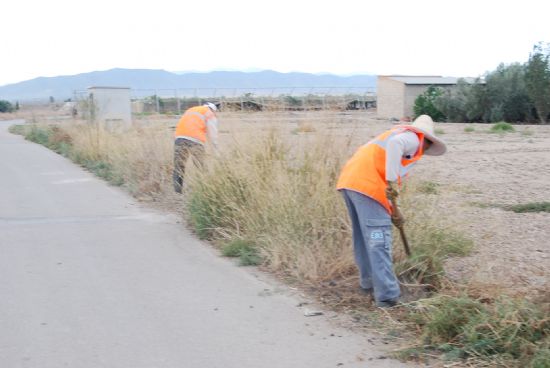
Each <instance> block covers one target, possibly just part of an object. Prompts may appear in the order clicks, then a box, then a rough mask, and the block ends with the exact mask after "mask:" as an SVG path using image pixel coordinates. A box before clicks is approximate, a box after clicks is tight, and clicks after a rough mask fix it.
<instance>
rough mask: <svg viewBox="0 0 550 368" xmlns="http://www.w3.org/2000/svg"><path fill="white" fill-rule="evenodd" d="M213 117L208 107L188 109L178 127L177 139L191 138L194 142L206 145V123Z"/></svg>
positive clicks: (175, 134)
mask: <svg viewBox="0 0 550 368" xmlns="http://www.w3.org/2000/svg"><path fill="white" fill-rule="evenodd" d="M212 115H213V113H212V111H210V109H209V108H208V107H207V106H195V107H191V108H190V109H187V110H186V111H185V113H184V114H183V116H182V117H181V119H180V121H179V122H178V125H177V126H176V131H175V133H174V136H175V138H190V139H191V140H193V141H199V142H202V143H206V121H207V120H208V119H209V118H210V117H212Z"/></svg>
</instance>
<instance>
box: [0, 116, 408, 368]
mask: <svg viewBox="0 0 550 368" xmlns="http://www.w3.org/2000/svg"><path fill="white" fill-rule="evenodd" d="M9 124H10V122H0V280H1V281H0V366H1V367H2V368H19V367H36V368H60V367H69V368H88V367H90V368H99V367H106V368H142V367H143V368H172V367H173V368H184V367H193V368H194V367H206V368H215V367H220V368H221V367H223V368H232V367H235V368H237V367H238V368H246V367H262V368H271V367H293V368H294V367H295V368H309V367H311V368H322V367H337V366H342V367H400V366H402V365H401V364H400V363H399V362H397V361H393V360H388V359H377V357H378V356H380V355H381V354H382V353H381V352H380V351H379V350H378V351H377V350H373V349H375V348H374V347H372V345H370V344H369V342H368V341H367V338H366V337H365V336H361V335H358V334H354V333H351V332H350V331H347V330H345V329H342V328H338V327H335V326H334V324H333V323H331V321H329V320H328V318H327V317H326V316H320V317H304V316H303V308H298V307H297V306H296V305H297V304H298V301H299V300H298V299H297V297H295V296H292V295H290V293H289V292H288V289H286V291H282V292H278V291H277V288H276V287H275V286H274V285H275V284H271V283H269V282H266V281H265V280H264V281H262V280H261V278H258V277H256V276H254V274H253V273H251V272H249V270H247V269H246V268H240V267H236V266H234V265H233V264H232V263H231V262H230V261H228V260H226V259H223V258H220V257H218V256H217V255H216V254H215V252H214V251H213V250H212V249H211V248H209V247H208V246H205V245H204V244H202V243H201V242H199V241H198V240H196V239H194V238H193V237H192V236H191V235H190V234H189V233H188V232H187V231H186V230H185V228H184V227H183V226H182V225H181V224H180V223H178V219H177V218H176V217H175V216H171V215H166V214H162V213H158V212H154V211H153V210H150V209H145V208H142V207H140V205H139V204H138V203H136V202H135V201H134V200H133V199H132V198H130V197H129V196H128V195H126V194H125V193H123V192H122V191H121V190H119V189H118V188H113V187H110V186H108V185H107V184H105V183H104V182H102V181H101V180H99V179H97V178H95V177H94V176H93V175H91V174H89V173H87V172H85V171H84V170H82V169H81V168H80V167H78V166H76V165H74V164H73V163H71V162H69V161H68V160H66V159H64V158H63V157H61V156H59V155H57V154H55V153H53V152H51V151H49V150H48V149H46V148H44V147H42V146H39V145H36V144H33V143H29V142H26V141H24V140H23V139H22V137H19V136H14V135H11V134H9V133H8V132H7V127H8V125H9ZM282 289H283V290H285V289H284V288H282ZM377 349H378V348H377ZM369 358H370V360H369Z"/></svg>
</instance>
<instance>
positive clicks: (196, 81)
mask: <svg viewBox="0 0 550 368" xmlns="http://www.w3.org/2000/svg"><path fill="white" fill-rule="evenodd" d="M376 78H377V77H376V76H374V75H355V76H346V77H343V76H338V75H333V74H310V73H280V72H276V71H271V70H264V71H258V72H240V71H212V72H207V73H181V72H179V73H178V72H175V73H173V72H168V71H165V70H153V69H119V68H117V69H110V70H105V71H94V72H90V73H82V74H76V75H66V76H58V77H39V78H34V79H30V80H27V81H23V82H19V83H13V84H7V85H4V86H0V99H2V100H8V101H25V100H42V99H48V98H50V97H53V98H54V99H56V100H62V99H68V98H71V97H72V96H73V95H74V93H75V91H85V90H86V89H87V88H88V87H92V86H111V87H130V88H131V89H132V95H134V96H150V95H153V94H158V95H161V96H162V95H163V94H165V95H171V96H173V95H174V91H176V90H177V93H178V95H180V96H183V95H185V93H187V92H186V91H190V90H194V89H199V90H200V91H203V92H202V93H203V95H205V94H208V91H207V90H208V89H210V92H211V91H212V90H214V89H235V90H240V91H246V90H250V91H251V92H252V91H253V90H254V89H262V88H264V89H271V88H272V89H283V88H287V89H289V90H292V89H293V88H303V89H308V88H315V87H317V88H319V87H323V88H329V87H333V88H341V89H344V88H361V89H363V90H364V91H366V90H370V91H374V89H375V88H376ZM200 91H199V93H198V95H201V94H200ZM364 91H363V92H364ZM194 93H197V91H195V92H194ZM218 93H219V91H218Z"/></svg>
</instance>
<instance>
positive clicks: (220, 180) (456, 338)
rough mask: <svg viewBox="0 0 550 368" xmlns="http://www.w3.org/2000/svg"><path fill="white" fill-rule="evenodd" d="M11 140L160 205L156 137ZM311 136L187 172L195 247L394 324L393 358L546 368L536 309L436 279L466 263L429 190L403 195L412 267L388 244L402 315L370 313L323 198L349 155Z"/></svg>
mask: <svg viewBox="0 0 550 368" xmlns="http://www.w3.org/2000/svg"><path fill="white" fill-rule="evenodd" d="M12 131H14V132H15V131H17V132H18V133H20V134H24V135H25V136H26V137H27V138H28V139H30V140H33V141H35V142H38V143H41V144H44V145H46V146H48V147H50V148H52V149H54V150H56V151H57V152H60V153H61V154H64V155H65V156H67V157H69V158H71V159H73V160H74V161H76V162H77V163H80V164H82V165H83V166H85V167H87V168H89V169H90V170H92V171H94V172H96V173H98V174H99V175H101V176H102V177H105V178H106V179H108V180H110V181H111V182H113V183H115V184H119V185H124V186H126V187H128V188H129V189H130V191H131V192H132V193H133V194H134V195H142V194H151V193H157V194H159V193H160V195H162V193H163V190H164V189H163V188H166V187H168V186H169V183H170V171H171V164H172V163H171V160H172V156H171V149H172V141H171V137H170V132H169V131H168V130H167V129H166V128H165V127H159V126H157V127H148V128H140V129H139V130H138V131H131V132H127V133H125V134H124V137H122V136H120V135H117V134H116V133H109V132H106V131H103V130H101V129H99V128H93V127H86V126H80V127H70V128H63V127H47V126H34V125H33V126H32V127H30V128H29V127H27V126H25V127H24V128H18V127H16V128H13V129H12ZM313 133H314V134H313V135H312V136H310V137H304V136H302V135H288V136H285V135H283V133H282V132H280V131H276V130H272V131H269V132H266V133H259V132H257V131H254V132H250V136H248V137H235V139H234V140H233V143H232V144H228V145H226V146H225V147H223V152H222V154H221V155H219V156H218V157H215V158H214V157H213V156H208V157H207V160H206V162H205V169H204V170H202V171H198V170H196V169H195V168H193V167H190V168H189V170H188V172H187V186H186V193H185V194H186V195H185V197H184V198H185V205H186V212H187V216H188V219H189V222H190V224H191V225H192V226H193V228H194V229H195V231H196V233H197V235H198V236H199V237H201V238H202V239H206V240H209V241H211V242H212V243H214V244H216V245H217V246H219V247H220V248H221V250H222V253H223V254H224V255H226V256H236V257H239V259H240V261H241V264H244V265H249V264H258V265H261V267H262V268H264V269H266V270H269V271H271V272H274V273H276V274H278V275H280V276H282V277H283V278H284V279H285V280H287V281H288V282H290V283H293V284H295V285H301V286H302V287H303V288H304V289H307V290H309V291H312V292H313V293H314V294H315V295H317V296H318V297H319V298H320V300H322V301H323V302H324V303H326V304H327V306H329V307H331V308H334V309H338V310H345V311H346V312H349V313H353V314H354V315H355V316H357V320H358V321H364V320H366V319H372V318H370V317H372V316H373V313H375V314H378V318H382V319H383V318H390V319H391V320H392V321H398V326H399V328H400V329H401V330H402V331H407V333H409V334H411V335H412V336H415V338H417V339H418V343H415V344H412V345H410V346H408V347H407V348H406V349H404V350H401V352H400V353H399V355H400V356H401V357H402V358H406V359H411V358H414V359H425V358H426V357H428V356H430V355H431V354H433V353H434V352H435V353H437V355H438V356H443V357H444V358H445V359H449V360H454V361H456V360H461V361H463V362H464V364H466V365H467V364H471V365H476V366H483V365H490V364H501V365H503V366H517V367H537V368H539V367H548V366H549V365H548V362H549V361H550V346H549V345H550V342H549V337H548V336H549V332H550V331H549V329H550V326H549V311H548V309H547V308H545V307H544V306H545V305H546V304H543V303H541V304H540V305H539V306H537V305H536V304H530V303H528V302H527V301H523V300H515V299H511V298H506V297H505V296H501V297H497V296H496V294H497V290H492V291H491V290H482V291H480V290H479V289H476V288H473V287H471V286H461V285H456V284H453V283H451V282H450V281H449V280H447V279H446V278H445V274H444V267H443V263H444V261H445V259H446V258H448V257H452V256H460V255H465V254H467V253H468V252H469V251H470V249H471V247H472V241H471V240H469V239H467V238H466V237H464V236H463V235H462V234H461V233H460V231H459V230H458V229H457V228H455V227H452V226H449V225H448V223H445V221H443V216H442V215H441V213H438V212H437V208H438V206H435V205H434V204H435V203H436V202H437V200H438V192H439V191H441V190H444V189H445V188H444V187H442V186H440V185H437V183H432V182H421V181H419V182H414V181H411V182H410V183H409V184H408V185H407V187H406V188H405V189H404V191H403V194H402V200H401V203H402V207H403V209H404V212H405V214H406V216H407V223H406V231H407V233H408V236H409V238H410V242H411V244H412V247H413V255H412V257H410V258H406V257H405V256H404V254H403V251H402V249H403V248H402V245H401V244H400V243H399V240H398V239H397V238H398V237H397V232H395V233H394V240H395V241H394V260H395V269H396V272H397V274H398V275H399V278H400V280H401V282H402V284H403V289H404V291H405V299H406V301H407V303H405V304H404V305H403V306H400V307H398V308H393V309H391V310H389V311H387V312H379V311H378V312H377V311H375V309H374V308H372V305H371V304H370V302H369V299H368V297H366V296H364V295H362V294H360V292H359V289H358V287H357V285H358V282H357V275H356V269H355V266H354V262H353V254H352V250H351V246H350V245H351V228H350V223H349V220H348V216H347V213H346V210H345V206H344V203H343V200H342V198H340V196H339V194H338V193H337V192H336V191H335V190H334V183H335V181H336V179H337V177H338V174H339V172H340V168H341V166H342V164H343V162H344V161H345V160H346V159H347V158H348V157H349V155H350V153H351V152H350V151H349V146H350V141H349V138H346V137H341V138H338V137H336V138H335V137H334V136H330V135H327V136H324V135H323V134H322V132H319V131H316V132H313ZM289 137H290V138H289ZM293 139H294V140H293ZM338 139H340V141H338ZM98 168H100V169H98ZM102 173H105V174H102ZM112 178H116V180H112ZM451 220H452V219H451ZM393 327H395V326H393Z"/></svg>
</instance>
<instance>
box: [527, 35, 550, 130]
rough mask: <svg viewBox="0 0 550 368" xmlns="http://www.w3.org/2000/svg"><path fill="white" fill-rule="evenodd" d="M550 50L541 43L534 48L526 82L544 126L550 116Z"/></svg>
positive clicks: (530, 57)
mask: <svg viewBox="0 0 550 368" xmlns="http://www.w3.org/2000/svg"><path fill="white" fill-rule="evenodd" d="M549 53H550V50H549V47H548V46H547V47H546V52H545V51H544V50H543V45H542V44H541V43H539V44H537V45H535V46H534V47H533V52H532V53H531V55H530V56H529V61H528V62H527V71H526V73H525V82H526V86H527V92H528V93H529V96H530V97H531V100H532V101H533V104H534V105H535V108H536V110H537V115H538V117H539V120H540V122H541V123H542V124H546V123H547V121H548V115H549V114H550V60H549V59H550V55H549Z"/></svg>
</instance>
